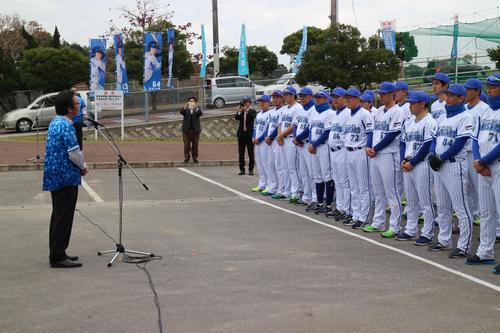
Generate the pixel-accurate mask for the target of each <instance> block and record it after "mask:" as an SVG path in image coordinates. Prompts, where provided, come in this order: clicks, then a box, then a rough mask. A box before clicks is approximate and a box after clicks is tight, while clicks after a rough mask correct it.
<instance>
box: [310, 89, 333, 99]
mask: <svg viewBox="0 0 500 333" xmlns="http://www.w3.org/2000/svg"><path fill="white" fill-rule="evenodd" d="M314 97H315V98H326V99H328V97H330V95H328V93H327V92H326V91H324V90H320V91H318V92H317V93H315V94H314Z"/></svg>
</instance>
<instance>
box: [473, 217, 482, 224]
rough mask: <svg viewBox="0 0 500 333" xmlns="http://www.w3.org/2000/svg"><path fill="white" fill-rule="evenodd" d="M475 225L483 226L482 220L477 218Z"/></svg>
mask: <svg viewBox="0 0 500 333" xmlns="http://www.w3.org/2000/svg"><path fill="white" fill-rule="evenodd" d="M474 224H475V225H481V219H480V218H479V217H476V218H475V219H474Z"/></svg>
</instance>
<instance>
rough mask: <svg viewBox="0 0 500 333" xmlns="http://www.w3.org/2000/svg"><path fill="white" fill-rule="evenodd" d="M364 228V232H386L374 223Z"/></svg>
mask: <svg viewBox="0 0 500 333" xmlns="http://www.w3.org/2000/svg"><path fill="white" fill-rule="evenodd" d="M362 230H363V231H364V232H384V230H379V229H377V228H375V227H374V226H372V225H367V226H365V227H364V228H363V229H362Z"/></svg>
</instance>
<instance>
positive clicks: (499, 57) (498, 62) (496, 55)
mask: <svg viewBox="0 0 500 333" xmlns="http://www.w3.org/2000/svg"><path fill="white" fill-rule="evenodd" d="M486 52H487V53H488V57H490V59H491V61H494V62H495V66H496V68H497V69H500V46H497V48H496V49H494V48H491V49H487V50H486Z"/></svg>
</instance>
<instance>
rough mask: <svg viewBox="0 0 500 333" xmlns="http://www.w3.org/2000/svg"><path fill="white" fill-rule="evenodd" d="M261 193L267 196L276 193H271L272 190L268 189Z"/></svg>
mask: <svg viewBox="0 0 500 333" xmlns="http://www.w3.org/2000/svg"><path fill="white" fill-rule="evenodd" d="M260 194H262V195H263V196H265V197H268V196H270V195H274V193H271V192H269V191H268V190H264V191H262V192H260Z"/></svg>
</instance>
